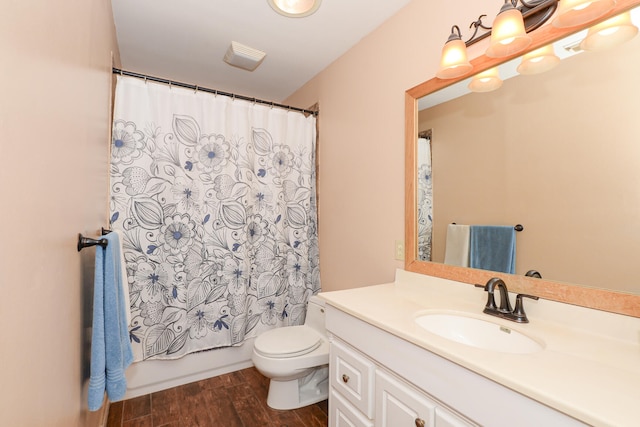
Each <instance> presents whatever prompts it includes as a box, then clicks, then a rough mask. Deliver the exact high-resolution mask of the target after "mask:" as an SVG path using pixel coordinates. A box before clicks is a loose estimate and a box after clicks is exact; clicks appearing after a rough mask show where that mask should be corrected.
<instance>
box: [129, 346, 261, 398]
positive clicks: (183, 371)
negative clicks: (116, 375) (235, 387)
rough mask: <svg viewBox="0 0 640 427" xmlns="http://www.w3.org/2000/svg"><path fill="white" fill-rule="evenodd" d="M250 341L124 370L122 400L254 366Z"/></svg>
mask: <svg viewBox="0 0 640 427" xmlns="http://www.w3.org/2000/svg"><path fill="white" fill-rule="evenodd" d="M253 340H254V339H253V338H252V339H247V340H246V341H245V342H244V343H243V344H242V345H240V346H238V347H226V348H221V349H216V350H210V351H204V352H201V353H192V354H188V355H186V356H184V357H182V358H180V359H174V360H146V361H142V362H136V363H133V364H132V365H131V366H129V368H127V372H126V377H127V392H126V394H125V396H124V399H130V398H132V397H138V396H142V395H145V394H149V393H154V392H156V391H160V390H165V389H168V388H171V387H176V386H179V385H182V384H187V383H190V382H194V381H200V380H203V379H206V378H211V377H215V376H217V375H222V374H226V373H229V372H233V371H237V370H240V369H244V368H249V367H251V366H253V362H252V361H251V353H252V352H253Z"/></svg>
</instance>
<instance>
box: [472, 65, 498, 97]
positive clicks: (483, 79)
mask: <svg viewBox="0 0 640 427" xmlns="http://www.w3.org/2000/svg"><path fill="white" fill-rule="evenodd" d="M500 86H502V79H501V78H500V74H499V73H498V67H493V68H489V69H488V70H485V71H483V72H481V73H478V74H476V75H475V76H473V78H472V79H471V82H470V83H469V86H468V87H469V89H470V90H471V91H472V92H491V91H493V90H496V89H498V88H499V87H500Z"/></svg>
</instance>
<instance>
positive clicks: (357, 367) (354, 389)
mask: <svg viewBox="0 0 640 427" xmlns="http://www.w3.org/2000/svg"><path fill="white" fill-rule="evenodd" d="M330 356H331V361H330V363H329V375H330V379H331V386H332V387H333V388H334V389H336V390H337V391H339V392H340V394H342V396H344V397H345V398H346V399H347V401H349V402H350V403H351V404H352V405H353V406H355V407H356V408H357V409H358V410H359V411H360V412H362V413H363V414H365V415H366V416H367V417H368V418H373V397H374V396H373V387H374V373H375V365H374V364H373V363H372V362H371V361H370V360H369V359H367V358H366V357H364V356H362V355H361V354H360V353H358V352H356V351H354V350H352V349H350V348H348V347H347V346H346V345H344V344H342V343H341V342H339V341H338V340H335V339H334V340H333V341H332V342H331V350H330Z"/></svg>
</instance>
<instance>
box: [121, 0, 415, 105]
mask: <svg viewBox="0 0 640 427" xmlns="http://www.w3.org/2000/svg"><path fill="white" fill-rule="evenodd" d="M409 1H410V0H385V1H379V2H375V6H373V4H372V2H371V0H323V1H322V4H321V5H320V8H319V9H318V11H317V12H315V13H314V14H313V15H311V16H308V17H305V18H286V17H284V16H281V15H279V14H277V13H276V12H275V11H274V10H273V9H272V8H271V7H270V6H269V4H268V3H267V0H112V5H113V15H114V19H115V25H116V34H117V37H118V46H119V49H120V57H121V61H122V68H123V69H124V70H127V71H134V72H137V73H141V74H146V75H149V76H155V77H161V78H165V79H170V80H173V81H179V82H184V83H190V84H194V85H198V86H203V87H208V88H211V89H217V90H221V91H226V92H233V93H236V94H239V95H245V96H249V97H255V98H259V99H263V100H266V101H274V102H282V101H283V100H284V99H285V98H287V97H288V96H289V95H291V94H292V93H293V92H295V91H296V90H297V89H299V88H300V87H301V86H303V85H304V84H305V83H306V82H307V81H309V80H310V79H311V78H313V77H314V76H315V75H316V74H318V73H319V72H320V71H321V70H323V69H324V68H326V67H327V66H328V65H329V64H331V63H332V62H333V61H334V60H336V59H337V58H338V57H340V56H341V55H342V54H343V53H345V52H346V51H347V50H349V49H350V48H351V47H352V46H354V45H355V44H356V43H358V41H360V40H361V39H362V38H363V37H364V36H366V35H367V34H368V33H370V32H371V31H373V30H374V29H375V28H377V27H378V26H379V25H380V24H382V23H383V22H384V21H386V20H387V19H388V18H389V17H391V16H392V15H394V14H395V13H396V12H397V11H398V10H400V9H401V8H402V7H403V6H405V5H406V4H407V3H409ZM231 41H236V42H239V43H242V44H244V45H247V46H250V47H252V48H255V49H258V50H261V51H264V52H266V54H267V55H266V57H265V59H264V61H263V62H262V64H261V65H260V66H259V67H258V68H257V69H256V70H254V71H246V70H243V69H240V68H236V67H233V66H230V65H228V64H227V63H225V62H224V61H223V58H224V55H225V53H226V51H227V48H228V47H229V45H230V44H231Z"/></svg>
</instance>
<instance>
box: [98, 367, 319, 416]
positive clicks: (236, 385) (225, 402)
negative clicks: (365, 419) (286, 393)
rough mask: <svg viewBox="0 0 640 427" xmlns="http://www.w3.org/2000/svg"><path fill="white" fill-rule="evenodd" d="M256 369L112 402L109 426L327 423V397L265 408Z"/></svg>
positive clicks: (264, 386)
mask: <svg viewBox="0 0 640 427" xmlns="http://www.w3.org/2000/svg"><path fill="white" fill-rule="evenodd" d="M268 388H269V380H268V379H267V378H265V377H263V376H262V375H261V374H260V373H259V372H258V371H257V370H256V369H255V368H248V369H243V370H241V371H237V372H232V373H230V374H225V375H221V376H218V377H214V378H209V379H206V380H202V381H198V382H195V383H191V384H186V385H183V386H180V387H175V388H172V389H169V390H163V391H159V392H157V393H152V394H148V395H146V396H141V397H136V398H133V399H129V400H125V401H121V402H114V403H111V406H110V407H109V415H108V419H107V427H196V426H197V427H217V426H220V427H222V426H224V427H254V426H261V427H326V426H327V423H328V422H327V411H328V408H327V401H326V400H325V401H322V402H320V403H317V404H315V405H310V406H306V407H304V408H300V409H294V410H292V411H277V410H275V409H271V408H269V407H268V406H267V391H268Z"/></svg>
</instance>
